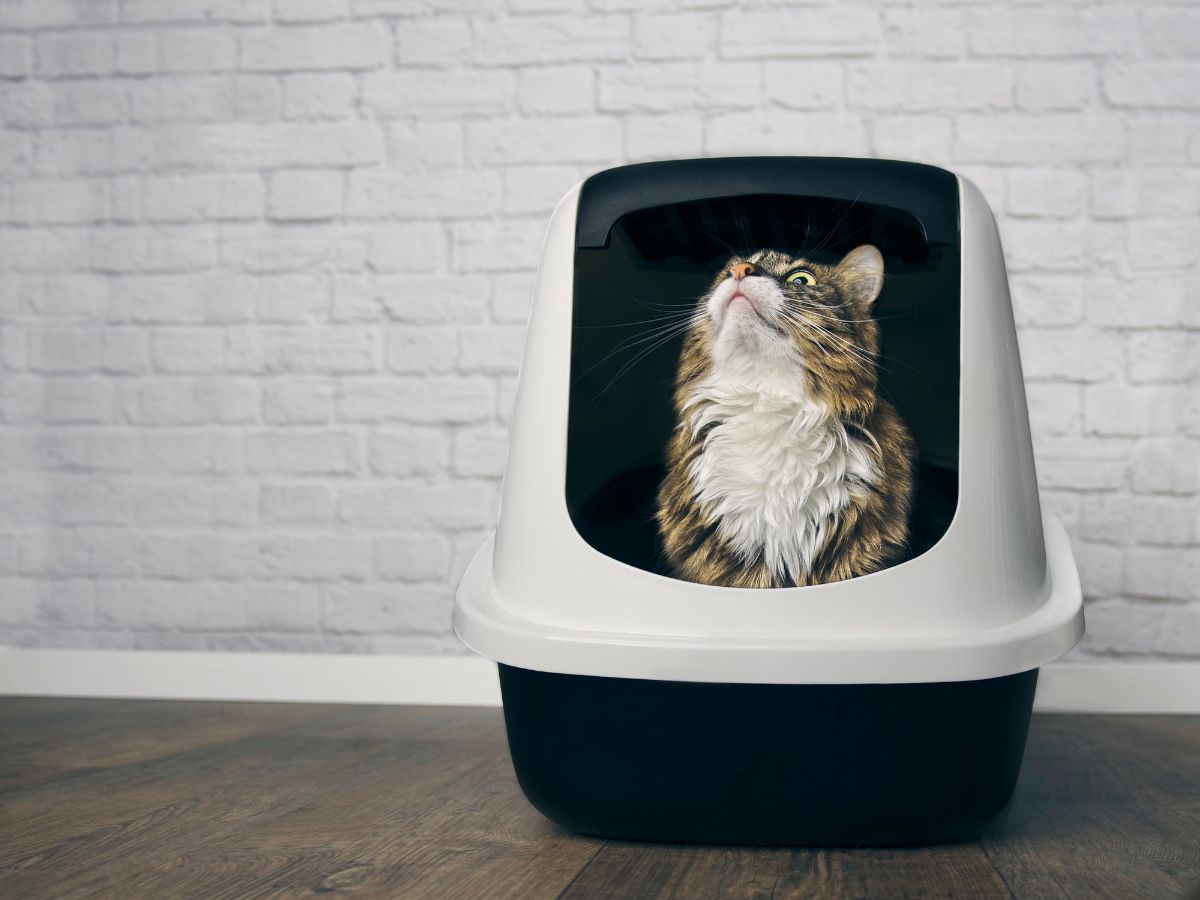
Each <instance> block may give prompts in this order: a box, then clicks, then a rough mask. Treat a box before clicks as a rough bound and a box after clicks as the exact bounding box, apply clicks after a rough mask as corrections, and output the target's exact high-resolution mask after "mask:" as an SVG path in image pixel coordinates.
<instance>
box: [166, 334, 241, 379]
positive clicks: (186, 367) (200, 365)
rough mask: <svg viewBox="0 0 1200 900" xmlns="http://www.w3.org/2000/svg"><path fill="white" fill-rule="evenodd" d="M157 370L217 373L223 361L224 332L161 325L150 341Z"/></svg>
mask: <svg viewBox="0 0 1200 900" xmlns="http://www.w3.org/2000/svg"><path fill="white" fill-rule="evenodd" d="M150 353H151V359H152V361H153V364H154V368H155V369H156V370H157V371H159V372H171V373H197V372H218V371H221V369H222V368H223V366H224V363H225V333H224V331H223V330H221V329H219V328H160V329H157V330H156V331H155V332H154V334H153V336H152V338H151V344H150Z"/></svg>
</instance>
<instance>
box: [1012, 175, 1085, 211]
mask: <svg viewBox="0 0 1200 900" xmlns="http://www.w3.org/2000/svg"><path fill="white" fill-rule="evenodd" d="M1088 187H1089V185H1088V177H1087V175H1086V174H1084V173H1083V172H1076V171H1071V170H1063V169H1028V168H1024V169H1021V170H1019V171H1014V172H1010V173H1009V175H1008V190H1007V197H1008V211H1009V212H1011V213H1012V214H1014V215H1018V216H1047V217H1051V218H1073V217H1075V216H1078V215H1080V214H1081V213H1082V212H1083V211H1084V208H1085V207H1086V206H1087V196H1088Z"/></svg>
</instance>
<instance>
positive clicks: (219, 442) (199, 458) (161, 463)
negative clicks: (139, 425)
mask: <svg viewBox="0 0 1200 900" xmlns="http://www.w3.org/2000/svg"><path fill="white" fill-rule="evenodd" d="M240 460H241V436H240V435H239V434H236V433H229V432H216V431H212V430H200V431H196V430H191V429H186V430H178V431H177V430H172V429H162V430H157V431H155V430H141V431H139V432H138V469H139V471H141V472H143V473H144V474H148V475H225V474H228V473H230V472H232V471H233V470H234V469H235V468H237V467H238V466H239V465H240Z"/></svg>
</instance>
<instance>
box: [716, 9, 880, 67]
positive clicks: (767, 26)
mask: <svg viewBox="0 0 1200 900" xmlns="http://www.w3.org/2000/svg"><path fill="white" fill-rule="evenodd" d="M718 33H719V36H718V45H719V47H720V51H721V53H722V55H724V56H727V57H729V58H733V59H737V58H751V59H762V58H764V57H771V56H785V57H787V56H791V57H795V56H866V55H869V54H871V53H873V52H874V51H875V49H876V47H878V46H879V42H880V36H881V34H880V27H879V19H878V16H877V14H876V13H875V12H874V11H873V10H866V9H854V8H852V7H840V8H837V9H816V8H813V9H787V10H771V11H770V12H744V11H741V10H738V11H736V12H729V13H725V14H724V15H723V16H722V17H721V22H720V25H719V28H718Z"/></svg>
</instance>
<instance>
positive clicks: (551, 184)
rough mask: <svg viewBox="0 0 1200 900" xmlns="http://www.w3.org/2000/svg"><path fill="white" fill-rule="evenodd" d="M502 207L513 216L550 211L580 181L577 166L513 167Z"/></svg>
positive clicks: (506, 177) (509, 169)
mask: <svg viewBox="0 0 1200 900" xmlns="http://www.w3.org/2000/svg"><path fill="white" fill-rule="evenodd" d="M503 179H504V200H503V203H502V205H501V208H502V209H503V211H504V212H505V213H508V214H510V215H527V214H530V213H549V212H551V211H552V210H553V209H554V207H555V206H557V205H558V201H559V200H561V199H562V198H563V197H564V196H565V195H566V193H567V191H569V190H570V189H571V188H572V187H574V185H575V184H576V183H577V182H579V181H580V177H579V172H578V170H577V169H576V168H575V167H574V166H509V167H506V168H505V169H504V174H503Z"/></svg>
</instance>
